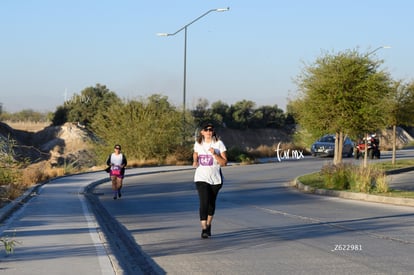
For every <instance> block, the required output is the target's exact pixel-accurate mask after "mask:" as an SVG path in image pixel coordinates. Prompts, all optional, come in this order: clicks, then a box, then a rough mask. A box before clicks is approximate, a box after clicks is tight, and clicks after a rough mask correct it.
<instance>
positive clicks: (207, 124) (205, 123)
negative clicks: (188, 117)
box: [201, 122, 214, 129]
mask: <svg viewBox="0 0 414 275" xmlns="http://www.w3.org/2000/svg"><path fill="white" fill-rule="evenodd" d="M207 127H211V128H214V125H213V123H211V122H204V123H203V124H201V128H202V129H205V128H207Z"/></svg>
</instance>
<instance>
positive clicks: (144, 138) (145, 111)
mask: <svg viewBox="0 0 414 275" xmlns="http://www.w3.org/2000/svg"><path fill="white" fill-rule="evenodd" d="M181 114H182V113H181V112H179V111H178V110H177V109H176V108H175V107H174V106H171V105H170V103H169V102H168V100H167V98H166V97H162V96H160V95H152V96H150V97H148V98H147V99H141V100H130V101H127V102H125V103H122V102H117V103H115V104H113V105H112V106H111V108H109V109H108V110H105V111H104V110H100V111H99V113H98V114H97V115H96V117H95V119H94V121H93V123H92V125H91V126H92V131H93V132H94V133H95V134H97V135H98V137H99V138H100V139H101V140H103V141H104V143H103V144H102V146H101V148H99V149H98V151H100V152H101V153H102V152H107V149H108V147H107V146H108V145H109V146H113V145H114V144H117V143H119V144H122V150H123V151H124V152H126V153H127V154H128V158H130V159H136V160H150V159H158V160H160V161H161V162H162V161H163V160H164V159H165V157H166V156H167V155H168V154H170V153H171V152H172V151H173V150H174V148H176V147H177V146H178V145H179V144H180V143H181V142H182V135H181V134H180V129H181V128H182V127H181V123H182V121H181V118H182V117H181Z"/></svg>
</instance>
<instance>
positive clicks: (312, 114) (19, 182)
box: [0, 50, 414, 200]
mask: <svg viewBox="0 0 414 275" xmlns="http://www.w3.org/2000/svg"><path fill="white" fill-rule="evenodd" d="M375 51H376V50H375ZM375 51H372V52H369V53H361V52H359V51H358V50H346V51H343V52H338V53H322V54H321V56H320V57H318V58H317V59H316V60H315V62H313V63H310V64H305V65H304V67H303V70H302V71H301V72H300V74H299V75H298V76H297V77H296V84H297V87H298V94H297V95H293V96H294V97H295V98H294V99H291V100H290V102H289V104H288V106H287V111H286V112H285V111H283V110H282V109H280V108H279V107H278V106H277V105H273V106H270V105H269V106H259V107H256V104H255V103H254V102H252V101H249V100H242V101H239V102H236V103H235V104H227V103H224V102H222V101H217V102H212V103H211V102H209V101H208V100H207V99H204V98H200V99H199V100H198V102H197V104H196V106H195V107H194V109H193V110H185V111H184V112H183V110H182V108H181V107H180V106H174V105H172V104H171V103H170V102H169V101H168V98H167V97H165V96H162V95H159V94H153V95H151V96H148V97H147V98H134V99H122V98H120V97H118V95H117V94H116V93H115V92H114V91H111V90H109V89H108V88H107V87H106V86H105V85H101V84H96V85H95V86H92V87H87V88H85V89H83V90H82V91H80V93H79V94H74V95H73V96H72V97H71V98H68V99H67V100H65V102H63V104H62V105H60V106H58V107H57V108H56V110H55V112H53V113H37V112H35V111H32V110H23V111H21V112H18V113H15V114H10V113H7V112H4V111H3V106H2V104H1V103H0V120H1V121H5V120H8V121H27V120H30V119H31V120H33V121H42V122H44V121H48V122H50V123H51V125H52V126H54V127H59V126H63V125H65V123H72V124H74V125H76V126H77V127H81V128H82V129H85V131H87V132H88V133H89V135H90V138H91V143H90V145H88V148H87V150H85V151H87V156H88V157H90V158H91V159H93V161H91V162H88V163H87V164H85V163H83V164H81V161H79V160H78V159H76V157H73V156H71V157H68V156H65V157H61V156H60V157H59V158H60V159H59V161H58V162H56V163H55V164H54V166H53V167H51V166H50V165H45V164H41V163H40V161H39V160H37V159H34V160H33V159H30V160H27V159H24V157H23V156H19V153H16V150H15V149H18V148H19V146H20V145H19V144H16V143H15V141H13V140H12V139H7V138H4V136H3V137H2V138H1V139H0V145H1V147H0V149H1V152H0V154H1V156H0V157H1V158H2V159H1V165H0V192H2V193H0V195H1V197H2V198H7V199H6V200H11V199H13V198H15V197H16V196H17V195H18V194H20V193H21V191H22V190H24V189H25V188H27V187H28V186H29V185H33V184H34V183H38V182H42V181H45V180H47V179H50V178H53V177H56V176H61V175H67V174H70V173H76V172H81V171H85V170H87V169H90V167H88V165H89V166H96V165H99V164H100V163H102V162H103V160H104V159H106V158H107V154H108V148H111V147H112V146H113V145H114V144H116V143H120V144H122V146H123V151H124V152H128V162H129V166H131V167H138V166H148V165H166V164H169V165H180V164H189V163H190V162H191V155H192V153H191V152H192V146H193V143H194V138H195V135H196V133H197V132H198V130H199V128H198V127H199V125H200V124H202V123H203V122H205V121H210V122H213V123H214V124H215V125H216V127H217V128H218V130H219V131H220V128H221V129H223V130H225V129H235V130H240V131H244V130H250V131H254V130H255V129H265V128H270V129H281V130H283V131H285V132H288V133H289V135H290V139H289V140H288V141H286V142H284V144H283V145H282V146H284V147H282V148H281V149H282V150H284V149H285V148H288V149H290V150H296V149H298V150H301V151H304V154H306V151H307V150H306V149H305V148H309V145H310V144H311V142H313V141H314V140H315V139H316V138H318V137H320V136H321V135H323V134H330V133H334V134H335V136H336V139H335V140H336V145H335V154H334V158H333V161H332V162H333V164H332V165H327V166H326V167H324V168H323V169H322V170H321V171H320V172H319V173H317V174H315V175H314V176H313V178H311V179H310V181H311V182H314V183H315V184H323V186H325V187H326V188H333V189H343V190H352V191H354V190H356V191H359V192H383V193H387V192H388V191H389V190H388V189H387V186H386V183H385V182H384V177H385V176H384V170H386V169H388V168H384V167H371V166H368V161H367V157H366V156H367V154H365V157H364V161H363V164H362V166H361V167H350V166H348V165H346V164H343V162H342V152H341V150H342V143H343V140H344V138H345V137H346V136H349V137H351V139H353V140H357V139H359V138H361V137H362V136H366V135H367V134H368V133H373V132H377V131H380V130H382V129H393V133H394V135H393V146H392V150H393V158H392V161H391V165H392V166H393V167H397V161H396V155H395V151H396V149H397V148H396V146H395V144H396V138H397V137H396V136H395V129H396V127H397V126H407V127H411V126H413V125H412V122H413V121H414V81H412V82H406V81H404V80H394V79H392V78H391V76H390V74H389V73H388V72H387V71H386V70H384V69H382V68H381V65H382V64H383V60H378V59H377V58H375V55H374V54H373V53H374V52H375ZM0 134H1V133H0ZM0 137H1V135H0ZM276 146H278V143H277V142H276V143H275V144H273V145H271V146H259V147H257V148H246V146H243V145H242V144H232V145H231V146H229V147H228V148H227V149H228V157H229V160H230V161H236V162H241V163H246V164H249V163H254V162H255V161H256V159H258V158H261V157H274V156H275V150H276ZM54 150H55V149H54ZM63 150H65V148H64V147H63V146H56V150H55V152H56V153H57V154H58V153H59V154H61V151H63ZM42 153H43V154H50V155H51V152H42ZM61 155H62V154H61ZM29 167H30V169H29ZM305 179H306V178H305ZM15 191H16V192H15Z"/></svg>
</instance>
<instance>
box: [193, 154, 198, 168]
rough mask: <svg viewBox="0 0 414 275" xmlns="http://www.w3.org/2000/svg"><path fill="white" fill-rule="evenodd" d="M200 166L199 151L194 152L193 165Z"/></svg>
mask: <svg viewBox="0 0 414 275" xmlns="http://www.w3.org/2000/svg"><path fill="white" fill-rule="evenodd" d="M197 166H198V153H197V152H194V153H193V167H197Z"/></svg>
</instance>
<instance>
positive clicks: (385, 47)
mask: <svg viewBox="0 0 414 275" xmlns="http://www.w3.org/2000/svg"><path fill="white" fill-rule="evenodd" d="M390 48H391V46H380V47H378V48H376V49H375V50H373V51H370V52H369V53H367V56H369V55H371V54H373V53H375V52H376V51H378V50H381V49H390Z"/></svg>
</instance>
